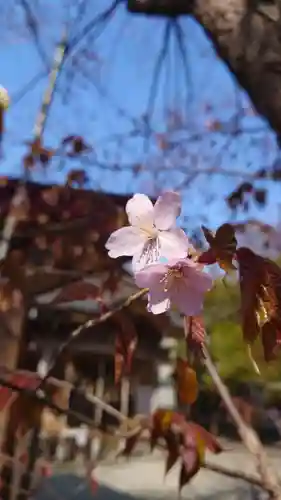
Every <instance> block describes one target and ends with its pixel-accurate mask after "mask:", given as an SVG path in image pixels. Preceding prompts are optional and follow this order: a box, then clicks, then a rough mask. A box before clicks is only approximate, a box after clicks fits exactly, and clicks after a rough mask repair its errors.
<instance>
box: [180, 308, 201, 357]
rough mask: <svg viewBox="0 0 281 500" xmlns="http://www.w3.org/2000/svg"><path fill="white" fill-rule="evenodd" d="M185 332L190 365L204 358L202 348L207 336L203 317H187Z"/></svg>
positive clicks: (185, 319)
mask: <svg viewBox="0 0 281 500" xmlns="http://www.w3.org/2000/svg"><path fill="white" fill-rule="evenodd" d="M184 332H185V339H186V347H187V350H188V358H189V361H190V363H194V362H196V361H198V360H199V361H200V360H201V359H202V357H203V356H204V354H203V351H202V347H203V344H204V341H205V336H206V332H205V325H204V320H203V318H202V316H189V317H188V316H185V318H184Z"/></svg>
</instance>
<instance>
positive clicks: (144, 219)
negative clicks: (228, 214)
mask: <svg viewBox="0 0 281 500" xmlns="http://www.w3.org/2000/svg"><path fill="white" fill-rule="evenodd" d="M180 210H181V200H180V196H179V194H177V193H175V192H173V191H167V192H165V193H163V195H162V196H159V198H158V199H157V201H156V203H155V205H154V206H153V204H152V202H151V200H150V199H149V198H148V197H147V196H146V195H144V194H135V195H134V196H133V197H132V198H131V199H130V200H129V201H128V203H127V205H126V212H127V215H128V219H129V223H130V226H126V227H122V228H120V229H117V231H114V232H113V233H112V234H111V236H110V237H109V239H108V240H107V243H106V245H105V247H106V249H107V250H108V255H109V256H110V257H112V258H114V259H115V258H116V257H120V256H122V255H126V256H132V257H133V270H134V271H136V270H139V269H142V268H143V267H144V266H145V265H147V264H151V263H153V262H157V261H158V260H159V259H160V257H161V256H164V257H166V258H177V259H179V258H183V257H186V256H187V253H188V249H189V246H190V245H189V240H188V238H187V236H186V234H185V233H184V231H183V230H182V229H180V228H177V227H176V219H177V217H178V216H179V214H180Z"/></svg>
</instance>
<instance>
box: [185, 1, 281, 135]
mask: <svg viewBox="0 0 281 500" xmlns="http://www.w3.org/2000/svg"><path fill="white" fill-rule="evenodd" d="M186 1H187V2H190V0H186ZM191 3H192V7H191V10H192V14H193V16H194V17H195V19H196V20H197V21H198V22H199V23H200V24H201V25H202V27H203V28H204V30H205V32H206V34H207V36H208V37H209V38H210V39H211V40H212V42H213V44H214V47H215V49H216V51H217V52H218V54H219V56H220V57H221V58H222V59H223V60H224V61H225V63H226V64H227V66H228V67H229V69H230V71H231V72H232V73H233V74H234V76H235V77H236V79H237V80H238V82H239V84H240V85H241V86H242V87H243V88H244V89H245V90H246V91H247V93H248V94H249V97H250V98H251V100H252V102H253V104H254V106H255V108H256V110H257V111H258V112H259V113H260V114H261V115H262V116H263V117H264V118H266V119H267V121H268V123H269V124H270V126H271V127H272V129H273V130H274V131H275V132H276V133H277V135H278V138H280V137H281V21H280V11H281V8H280V7H279V6H278V4H279V3H280V0H275V3H274V1H272V3H271V2H269V1H265V0H257V1H255V0H252V1H251V0H193V2H191ZM250 4H256V5H257V6H256V7H254V6H253V7H250Z"/></svg>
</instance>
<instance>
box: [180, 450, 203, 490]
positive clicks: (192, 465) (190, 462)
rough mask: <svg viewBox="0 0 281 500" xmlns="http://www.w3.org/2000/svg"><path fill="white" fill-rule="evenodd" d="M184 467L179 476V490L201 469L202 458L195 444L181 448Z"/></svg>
mask: <svg viewBox="0 0 281 500" xmlns="http://www.w3.org/2000/svg"><path fill="white" fill-rule="evenodd" d="M181 459H182V467H181V470H180V478H179V491H181V490H182V488H183V487H184V486H185V485H186V484H188V483H189V481H190V480H191V479H192V478H193V477H194V476H195V475H196V474H197V472H198V471H199V469H200V465H201V464H200V459H199V455H198V453H197V450H196V447H195V446H189V447H185V448H182V449H181Z"/></svg>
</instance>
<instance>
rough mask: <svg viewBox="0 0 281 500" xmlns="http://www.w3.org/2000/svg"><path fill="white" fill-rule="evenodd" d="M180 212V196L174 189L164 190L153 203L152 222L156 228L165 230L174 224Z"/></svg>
mask: <svg viewBox="0 0 281 500" xmlns="http://www.w3.org/2000/svg"><path fill="white" fill-rule="evenodd" d="M180 212H181V197H180V195H179V194H178V193H175V192H174V191H166V193H163V194H162V195H161V196H159V198H158V200H157V201H156V203H155V205H154V223H155V226H156V227H157V229H160V230H161V231H165V230H168V229H171V228H172V227H174V226H175V222H176V218H177V217H178V216H179V215H180Z"/></svg>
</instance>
